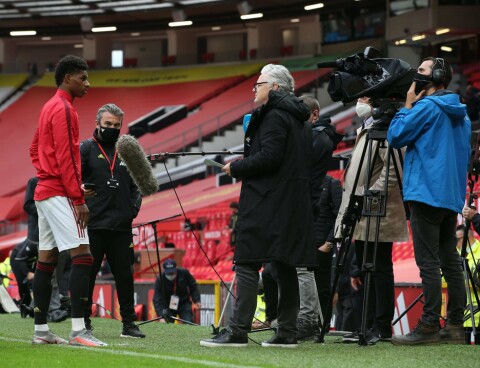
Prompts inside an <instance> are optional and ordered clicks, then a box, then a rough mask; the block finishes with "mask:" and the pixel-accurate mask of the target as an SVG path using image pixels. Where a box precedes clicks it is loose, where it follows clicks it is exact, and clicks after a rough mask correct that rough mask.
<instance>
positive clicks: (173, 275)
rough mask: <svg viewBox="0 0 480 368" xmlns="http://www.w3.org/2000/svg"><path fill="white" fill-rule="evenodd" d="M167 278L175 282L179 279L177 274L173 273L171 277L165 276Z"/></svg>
mask: <svg viewBox="0 0 480 368" xmlns="http://www.w3.org/2000/svg"><path fill="white" fill-rule="evenodd" d="M165 277H166V278H167V280H169V281H173V280H175V279H176V278H177V274H176V273H173V274H171V275H165Z"/></svg>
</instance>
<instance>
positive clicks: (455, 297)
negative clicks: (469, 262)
mask: <svg viewBox="0 0 480 368" xmlns="http://www.w3.org/2000/svg"><path fill="white" fill-rule="evenodd" d="M456 225H457V214H456V213H455V212H454V211H451V210H448V209H445V208H437V207H432V206H429V205H427V204H425V203H420V202H410V226H411V228H412V237H413V249H414V252H415V262H416V263H417V266H418V268H419V269H420V278H421V279H422V289H423V296H424V300H425V303H424V305H423V314H422V322H424V323H428V324H433V325H438V323H439V319H440V312H441V309H442V275H441V274H442V273H443V276H444V277H445V281H446V282H447V291H448V306H447V317H448V320H449V321H450V322H452V323H456V324H461V323H463V314H464V309H465V305H466V294H465V293H466V291H465V283H464V280H463V268H462V262H461V259H460V256H459V254H458V251H457V248H456V246H457V238H456V235H455V231H456Z"/></svg>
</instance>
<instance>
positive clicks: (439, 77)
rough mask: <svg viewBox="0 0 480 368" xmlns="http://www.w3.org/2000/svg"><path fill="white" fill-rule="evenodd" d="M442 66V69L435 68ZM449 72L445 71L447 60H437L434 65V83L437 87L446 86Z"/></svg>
mask: <svg viewBox="0 0 480 368" xmlns="http://www.w3.org/2000/svg"><path fill="white" fill-rule="evenodd" d="M437 64H440V68H438V67H437V68H436V69H435V66H436V65H437ZM446 74H447V71H446V70H445V60H443V58H435V59H434V60H433V65H432V82H433V84H434V85H436V86H440V85H442V84H443V85H445V77H446Z"/></svg>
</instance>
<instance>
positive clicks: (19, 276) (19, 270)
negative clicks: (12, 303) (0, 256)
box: [10, 248, 32, 306]
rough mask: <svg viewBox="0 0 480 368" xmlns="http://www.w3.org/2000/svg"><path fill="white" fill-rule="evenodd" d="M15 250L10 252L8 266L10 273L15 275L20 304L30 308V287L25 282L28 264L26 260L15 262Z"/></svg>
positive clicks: (26, 281)
mask: <svg viewBox="0 0 480 368" xmlns="http://www.w3.org/2000/svg"><path fill="white" fill-rule="evenodd" d="M17 253H18V250H17V249H15V248H14V249H13V250H12V254H11V255H10V266H11V267H12V272H13V274H14V275H15V279H16V280H17V286H18V294H19V295H20V303H21V304H25V305H27V306H30V303H31V302H32V296H31V295H30V291H31V286H29V284H30V282H29V281H28V280H27V275H28V272H30V268H29V267H28V262H27V261H26V260H21V261H19V260H17V259H16V257H17Z"/></svg>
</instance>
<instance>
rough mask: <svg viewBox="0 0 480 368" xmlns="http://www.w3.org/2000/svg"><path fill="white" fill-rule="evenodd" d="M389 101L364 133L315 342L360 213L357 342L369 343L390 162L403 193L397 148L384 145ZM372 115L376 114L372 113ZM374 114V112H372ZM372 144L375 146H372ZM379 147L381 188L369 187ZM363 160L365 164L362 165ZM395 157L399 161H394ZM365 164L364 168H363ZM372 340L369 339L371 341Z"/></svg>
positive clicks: (391, 113) (326, 323)
mask: <svg viewBox="0 0 480 368" xmlns="http://www.w3.org/2000/svg"><path fill="white" fill-rule="evenodd" d="M390 107H391V105H389V106H388V107H387V108H386V109H381V114H380V119H378V120H376V121H374V123H373V124H372V125H371V127H369V128H368V132H367V133H363V134H366V137H365V144H364V146H363V150H362V153H361V157H360V161H359V165H358V170H357V172H356V175H355V179H354V183H353V187H352V191H351V194H350V199H349V203H348V205H347V207H346V209H345V213H344V215H343V218H342V221H341V239H342V240H341V243H340V247H339V249H338V255H337V261H336V264H335V277H334V281H333V285H332V292H331V295H330V301H329V303H328V305H327V308H326V313H325V318H324V321H323V325H322V329H321V331H320V335H319V336H318V337H317V339H316V340H317V342H323V341H324V336H325V334H326V332H327V331H328V327H329V324H330V319H331V315H332V303H333V299H334V294H335V290H336V288H337V284H338V281H339V277H340V275H341V273H342V272H343V269H344V268H345V262H346V256H347V254H348V252H349V249H350V245H351V241H352V238H353V234H354V231H355V226H356V223H357V222H359V221H360V218H361V217H366V228H365V237H364V239H365V246H364V249H363V259H362V273H363V274H364V298H363V309H362V322H361V331H360V333H359V337H360V339H359V345H364V346H365V345H369V343H368V341H367V336H366V335H367V316H368V308H369V299H370V284H371V276H372V273H373V272H375V270H376V259H377V247H378V242H379V235H380V220H381V218H382V217H385V216H386V206H387V197H388V188H389V177H390V170H391V164H392V163H393V169H394V171H395V176H396V179H397V182H398V187H399V190H400V193H402V183H401V175H400V169H399V167H403V157H402V153H401V151H400V150H393V149H392V148H391V147H390V146H388V148H387V147H386V145H385V142H386V137H387V130H388V123H389V122H390V120H391V119H392V118H393V116H394V115H395V113H396V109H395V108H390ZM374 116H375V115H374ZM375 117H377V116H375ZM374 142H376V144H375V148H374V147H373V146H374V144H373V143H374ZM380 148H386V149H387V152H386V162H385V164H384V165H383V169H382V173H381V175H383V176H384V183H383V188H381V189H370V182H371V179H372V177H373V175H374V172H373V170H374V163H375V162H376V160H377V159H378V158H379V150H380ZM365 159H367V161H366V166H365V165H364V163H365ZM397 160H398V161H399V162H397ZM364 168H365V170H363V169H364ZM362 170H363V171H364V175H365V188H366V189H365V190H364V195H363V196H361V195H357V194H356V192H357V186H358V183H359V179H360V176H361V173H362ZM405 210H406V214H407V217H408V211H407V208H405ZM372 218H373V219H374V221H375V223H374V238H373V239H374V240H373V241H371V240H370V239H371V237H370V228H371V221H372ZM370 344H371V343H370Z"/></svg>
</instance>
